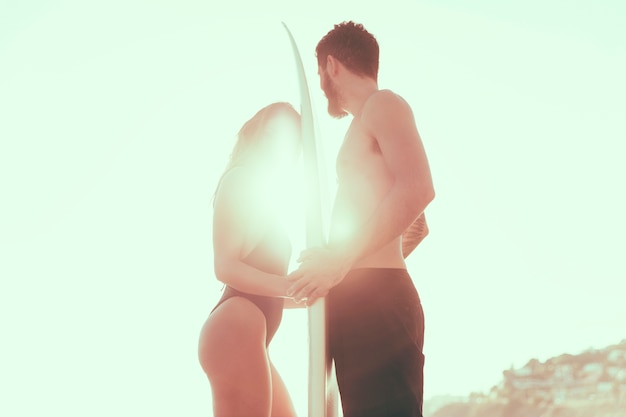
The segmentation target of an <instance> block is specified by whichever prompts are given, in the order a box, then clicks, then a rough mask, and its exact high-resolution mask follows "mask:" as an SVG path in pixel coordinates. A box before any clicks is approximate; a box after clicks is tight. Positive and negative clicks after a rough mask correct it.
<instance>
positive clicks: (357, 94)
mask: <svg viewBox="0 0 626 417" xmlns="http://www.w3.org/2000/svg"><path fill="white" fill-rule="evenodd" d="M377 91H378V83H377V82H376V81H375V80H373V79H371V78H368V77H359V76H356V75H354V76H351V77H350V78H348V79H347V80H346V87H345V89H344V91H343V94H342V96H343V99H344V106H343V107H344V110H346V111H347V112H348V113H350V114H351V115H352V116H353V117H358V116H359V115H360V114H361V109H362V108H363V105H364V104H365V102H366V101H367V99H368V98H369V97H370V96H371V95H372V94H374V93H375V92H377Z"/></svg>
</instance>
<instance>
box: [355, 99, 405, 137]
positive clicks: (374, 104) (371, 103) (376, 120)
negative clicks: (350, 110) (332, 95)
mask: <svg viewBox="0 0 626 417" xmlns="http://www.w3.org/2000/svg"><path fill="white" fill-rule="evenodd" d="M361 121H362V123H363V125H364V126H365V128H366V129H368V130H370V131H372V132H374V133H377V132H378V133H382V134H384V131H390V130H391V131H394V132H398V131H400V130H405V131H407V130H408V131H413V130H415V129H416V127H415V119H414V116H413V111H412V110H411V107H410V106H409V104H408V103H407V102H406V100H404V98H402V97H401V96H399V95H398V94H396V93H394V92H393V91H391V90H379V91H377V92H375V93H374V94H372V95H371V96H370V97H369V98H368V99H367V101H366V102H365V104H364V105H363V110H362V112H361ZM381 130H382V131H383V132H381ZM375 136H378V135H375ZM394 136H395V135H394Z"/></svg>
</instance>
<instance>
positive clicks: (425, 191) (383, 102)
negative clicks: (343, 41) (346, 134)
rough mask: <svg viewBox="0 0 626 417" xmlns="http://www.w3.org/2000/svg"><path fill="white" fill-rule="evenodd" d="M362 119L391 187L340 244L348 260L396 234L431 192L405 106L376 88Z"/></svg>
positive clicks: (419, 143)
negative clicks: (356, 229) (391, 178)
mask: <svg viewBox="0 0 626 417" xmlns="http://www.w3.org/2000/svg"><path fill="white" fill-rule="evenodd" d="M361 123H362V125H363V127H364V128H365V129H366V131H368V132H369V134H370V135H372V137H374V138H375V139H376V141H377V143H378V146H379V148H380V151H381V155H382V158H383V160H384V162H385V166H386V167H387V169H388V171H389V172H390V173H391V175H392V176H393V178H394V181H393V186H392V187H391V189H390V190H389V192H388V193H387V195H385V197H384V198H383V200H382V201H381V202H380V204H379V206H378V207H377V208H376V210H375V211H374V213H373V214H372V216H371V217H370V218H369V219H368V221H367V222H366V223H365V225H364V226H363V227H362V228H361V229H360V233H358V234H356V235H355V236H354V237H353V238H352V239H351V241H350V242H349V244H348V245H346V246H345V247H344V248H337V249H339V252H340V253H343V256H344V259H345V262H347V263H349V264H350V265H351V264H353V263H354V262H356V261H357V260H358V259H360V258H362V257H364V256H367V255H370V254H372V253H374V252H375V251H376V250H378V249H380V248H381V247H383V246H384V245H386V244H388V243H389V242H390V241H392V240H393V239H395V238H397V237H398V236H400V235H401V234H402V233H403V232H404V231H405V230H406V229H407V228H408V227H409V226H410V225H411V224H412V223H413V222H414V221H415V219H416V218H417V217H418V216H419V215H421V214H422V213H423V211H424V209H425V208H426V206H427V205H428V204H429V203H430V202H431V201H432V200H433V198H434V196H435V192H434V188H433V184H432V178H431V174H430V168H429V164H428V159H427V158H426V152H425V151H424V146H423V144H422V141H421V139H420V136H419V133H418V131H417V127H416V126H415V120H414V117H413V112H412V111H411V109H410V107H409V105H408V104H407V103H406V102H405V101H404V100H403V99H402V98H400V97H399V96H397V95H395V94H394V93H392V92H390V91H380V92H378V93H376V94H375V95H374V96H372V97H371V98H370V99H369V100H368V101H367V102H366V103H365V105H364V107H363V111H362V114H361Z"/></svg>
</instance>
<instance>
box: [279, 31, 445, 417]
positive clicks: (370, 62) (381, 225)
mask: <svg viewBox="0 0 626 417" xmlns="http://www.w3.org/2000/svg"><path fill="white" fill-rule="evenodd" d="M378 54H379V50H378V43H377V41H376V39H375V38H374V36H372V35H371V34H370V33H369V32H367V31H366V30H365V29H364V28H363V26H362V25H360V24H355V23H353V22H344V23H341V24H338V25H335V27H334V29H333V30H331V31H330V32H328V34H327V35H326V36H324V38H323V39H322V40H321V41H320V42H319V44H318V45H317V48H316V55H317V60H318V72H319V76H320V85H321V88H322V90H323V91H324V93H325V95H326V97H327V99H328V112H329V114H330V115H331V116H333V117H337V118H340V117H344V116H346V115H347V114H350V115H352V117H353V119H352V123H351V125H350V127H349V129H348V132H347V133H346V135H345V137H344V141H343V144H342V146H341V149H340V151H339V154H338V157H337V176H338V189H337V195H336V199H335V205H334V208H333V214H332V219H331V230H330V236H329V243H328V246H326V247H323V248H313V249H310V250H307V251H305V252H303V253H302V255H301V256H300V259H299V262H300V263H301V265H300V267H299V269H298V270H296V271H295V272H293V273H292V274H291V275H290V276H289V279H290V280H291V281H292V282H293V283H292V285H291V287H290V289H289V290H288V295H289V296H291V297H293V298H294V299H296V300H304V299H306V300H307V304H309V305H311V304H312V303H314V302H315V300H316V299H318V298H320V297H327V298H326V300H327V314H328V320H329V326H328V338H329V349H330V355H331V357H332V358H333V360H334V361H335V370H336V375H337V383H338V387H339V392H340V395H341V402H342V405H343V412H344V416H345V417H370V416H371V417H384V416H394V417H405V416H406V417H409V416H410V417H415V416H420V417H421V415H422V398H423V367H424V356H423V354H422V347H423V337H424V317H423V312H422V307H421V302H420V299H419V296H418V294H417V291H416V289H415V287H414V285H413V282H412V280H411V278H410V277H409V275H408V273H407V271H406V264H405V262H404V256H403V253H402V238H401V236H402V234H403V232H405V231H406V230H407V228H409V226H410V225H411V224H413V223H414V222H415V221H416V219H418V220H419V219H421V220H423V216H422V213H423V211H424V209H425V208H426V206H427V205H428V204H429V203H430V202H431V201H432V199H433V198H434V190H433V185H432V179H431V175H430V169H429V166H428V161H427V158H426V154H425V152H424V148H423V146H422V142H421V139H420V136H419V134H418V131H417V128H416V126H415V120H414V117H413V114H412V111H411V109H410V107H409V105H408V104H407V103H406V102H405V101H404V100H403V99H402V98H401V97H399V96H398V95H396V94H394V93H393V92H391V91H389V90H380V89H379V88H378V82H377V78H378ZM422 225H423V226H425V223H424V222H423V221H422Z"/></svg>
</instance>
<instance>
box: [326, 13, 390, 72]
mask: <svg viewBox="0 0 626 417" xmlns="http://www.w3.org/2000/svg"><path fill="white" fill-rule="evenodd" d="M378 54H379V51H378V42H377V41H376V38H375V37H374V35H372V34H371V33H369V32H368V31H367V30H365V28H364V27H363V25H362V24H360V23H354V22H352V21H348V22H342V23H339V24H337V25H335V27H334V28H333V29H332V30H331V31H330V32H328V33H327V34H326V36H324V37H323V38H322V40H321V41H319V43H318V44H317V47H316V48H315V55H316V56H317V63H318V65H319V66H320V67H322V68H326V59H327V57H328V55H332V56H333V57H334V58H335V59H337V60H338V61H339V62H341V63H342V64H343V65H344V66H345V67H346V68H347V69H348V70H350V71H352V72H353V73H355V74H356V75H360V76H366V77H370V78H372V79H374V80H377V79H378Z"/></svg>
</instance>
